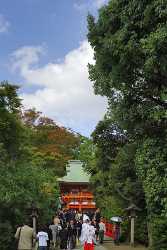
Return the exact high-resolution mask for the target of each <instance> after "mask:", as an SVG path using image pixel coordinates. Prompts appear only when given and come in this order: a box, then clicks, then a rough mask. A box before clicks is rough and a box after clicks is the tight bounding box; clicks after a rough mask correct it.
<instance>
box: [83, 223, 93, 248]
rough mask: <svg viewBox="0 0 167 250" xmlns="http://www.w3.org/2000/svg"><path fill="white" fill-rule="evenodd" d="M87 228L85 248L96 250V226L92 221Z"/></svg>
mask: <svg viewBox="0 0 167 250" xmlns="http://www.w3.org/2000/svg"><path fill="white" fill-rule="evenodd" d="M85 230H86V231H85V242H84V250H94V239H95V228H94V226H92V225H91V221H89V222H88V226H87V228H85Z"/></svg>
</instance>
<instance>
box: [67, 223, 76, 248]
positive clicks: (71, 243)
mask: <svg viewBox="0 0 167 250" xmlns="http://www.w3.org/2000/svg"><path fill="white" fill-rule="evenodd" d="M67 231H68V247H69V248H70V249H73V248H75V245H76V235H77V231H76V227H75V225H74V221H73V220H70V223H69V225H68V228H67Z"/></svg>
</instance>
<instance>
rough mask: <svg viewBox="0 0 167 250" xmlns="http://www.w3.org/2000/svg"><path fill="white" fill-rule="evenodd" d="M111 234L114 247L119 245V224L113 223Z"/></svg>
mask: <svg viewBox="0 0 167 250" xmlns="http://www.w3.org/2000/svg"><path fill="white" fill-rule="evenodd" d="M113 232H114V243H115V244H116V245H119V238H120V223H115V224H114V228H113Z"/></svg>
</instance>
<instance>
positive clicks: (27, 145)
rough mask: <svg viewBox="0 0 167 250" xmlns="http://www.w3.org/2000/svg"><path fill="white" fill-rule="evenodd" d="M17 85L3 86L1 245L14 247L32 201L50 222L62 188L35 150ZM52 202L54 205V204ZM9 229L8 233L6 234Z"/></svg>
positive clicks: (0, 109) (0, 115)
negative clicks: (17, 232) (17, 227)
mask: <svg viewBox="0 0 167 250" xmlns="http://www.w3.org/2000/svg"><path fill="white" fill-rule="evenodd" d="M17 89H18V88H17V87H16V86H14V85H10V84H9V83H8V82H2V83H1V85H0V190H1V192H0V205H1V206H0V217H1V224H0V246H1V249H2V250H5V249H13V240H14V239H13V236H14V232H15V229H16V225H18V224H19V225H20V224H22V223H23V222H24V220H25V212H26V209H27V207H28V205H29V204H30V203H31V202H32V201H36V203H37V204H38V206H39V207H40V209H41V213H42V216H41V217H40V221H41V222H45V223H46V221H48V220H49V219H50V218H51V216H52V214H53V213H54V209H55V208H56V206H57V204H56V203H57V202H58V196H59V188H58V184H57V179H56V177H55V176H54V175H53V172H52V171H51V170H49V169H48V168H46V164H45V160H44V159H43V156H42V155H40V154H39V152H35V150H34V147H33V145H32V144H31V137H30V134H31V133H30V132H29V129H28V128H27V127H26V126H25V125H24V124H23V122H22V120H21V110H20V108H21V102H20V99H19V98H18V95H17ZM53 203H54V204H55V205H54V207H53ZM6 232H8V234H6Z"/></svg>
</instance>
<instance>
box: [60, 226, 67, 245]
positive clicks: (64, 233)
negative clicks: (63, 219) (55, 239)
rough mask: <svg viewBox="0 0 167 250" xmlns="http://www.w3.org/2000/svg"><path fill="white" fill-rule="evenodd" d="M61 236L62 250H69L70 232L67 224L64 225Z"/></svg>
mask: <svg viewBox="0 0 167 250" xmlns="http://www.w3.org/2000/svg"><path fill="white" fill-rule="evenodd" d="M59 236H60V249H67V241H68V230H67V225H66V223H64V224H63V226H62V230H61V231H60V234H59Z"/></svg>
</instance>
